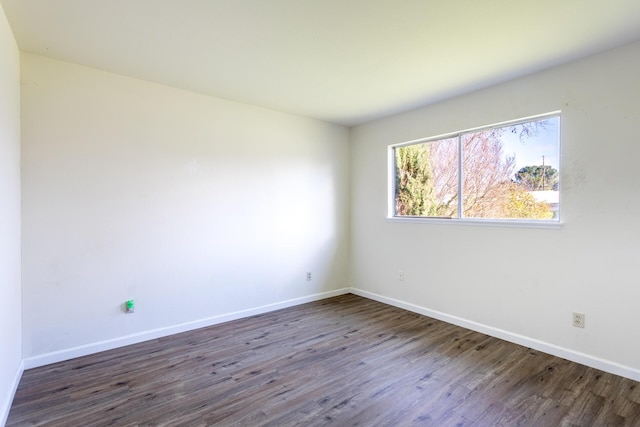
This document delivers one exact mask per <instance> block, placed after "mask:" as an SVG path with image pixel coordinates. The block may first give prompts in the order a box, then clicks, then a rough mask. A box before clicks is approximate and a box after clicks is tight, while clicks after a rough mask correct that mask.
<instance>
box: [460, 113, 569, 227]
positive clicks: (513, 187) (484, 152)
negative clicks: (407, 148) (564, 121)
mask: <svg viewBox="0 0 640 427" xmlns="http://www.w3.org/2000/svg"><path fill="white" fill-rule="evenodd" d="M558 124H559V117H550V118H547V119H544V120H538V121H532V122H526V123H519V124H515V125H510V126H505V127H502V128H497V129H487V130H483V131H479V132H473V133H468V134H465V135H463V136H462V153H463V154H462V155H463V157H462V159H463V161H462V170H463V189H462V193H463V194H464V196H463V217H465V218H494V219H525V220H538V219H543V220H548V219H556V218H557V215H558V201H559V187H558V177H559V171H558V168H559V150H558V141H559V132H558V127H559V126H558Z"/></svg>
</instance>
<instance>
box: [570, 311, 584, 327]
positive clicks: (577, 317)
mask: <svg viewBox="0 0 640 427" xmlns="http://www.w3.org/2000/svg"><path fill="white" fill-rule="evenodd" d="M573 326H574V327H576V328H584V313H576V312H574V313H573Z"/></svg>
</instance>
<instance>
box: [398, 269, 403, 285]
mask: <svg viewBox="0 0 640 427" xmlns="http://www.w3.org/2000/svg"><path fill="white" fill-rule="evenodd" d="M398 280H399V281H401V282H404V270H398Z"/></svg>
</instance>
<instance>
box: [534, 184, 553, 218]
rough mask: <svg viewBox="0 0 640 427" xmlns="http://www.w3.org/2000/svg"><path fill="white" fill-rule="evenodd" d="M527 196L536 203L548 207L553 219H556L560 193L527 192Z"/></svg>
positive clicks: (551, 191)
mask: <svg viewBox="0 0 640 427" xmlns="http://www.w3.org/2000/svg"><path fill="white" fill-rule="evenodd" d="M529 194H531V195H532V196H533V198H534V199H536V202H543V203H547V204H548V205H549V208H550V209H551V212H553V219H557V218H558V211H559V209H560V192H559V191H553V190H547V191H529Z"/></svg>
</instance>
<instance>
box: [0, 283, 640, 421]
mask: <svg viewBox="0 0 640 427" xmlns="http://www.w3.org/2000/svg"><path fill="white" fill-rule="evenodd" d="M639 385H640V384H639V383H637V382H635V381H631V380H629V379H625V378H621V377H617V376H615V375H611V374H607V373H604V372H601V371H598V370H596V369H592V368H588V367H585V366H581V365H578V364H575V363H572V362H568V361H566V360H563V359H560V358H557V357H553V356H549V355H547V354H544V353H540V352H538V351H534V350H531V349H528V348H525V347H521V346H518V345H515V344H510V343H507V342H505V341H502V340H499V339H496V338H491V337H488V336H486V335H483V334H480V333H477V332H472V331H469V330H466V329H463V328H459V327H456V326H452V325H449V324H447V323H443V322H440V321H437V320H434V319H430V318H428V317H424V316H420V315H418V314H415V313H411V312H408V311H404V310H401V309H398V308H394V307H390V306H388V305H385V304H381V303H378V302H374V301H370V300H367V299H364V298H361V297H358V296H355V295H344V296H340V297H336V298H331V299H327V300H324V301H319V302H315V303H310V304H305V305H301V306H297V307H293V308H288V309H284V310H279V311H275V312H271V313H268V314H263V315H259V316H254V317H250V318H246V319H242V320H237V321H233V322H229V323H225V324H221V325H217V326H213V327H209V328H204V329H199V330H196V331H192V332H187V333H183V334H178V335H173V336H171V337H166V338H162V339H157V340H153V341H148V342H145V343H141V344H137V345H132V346H129V347H125V348H122V349H116V350H111V351H107V352H103V353H99V354H95V355H91V356H86V357H82V358H78V359H74V360H70V361H66V362H61V363H56V364H53V365H48V366H44V367H41V368H36V369H32V370H28V371H26V372H25V373H24V375H23V377H22V381H21V382H20V385H19V388H18V391H17V393H16V397H15V400H14V402H13V406H12V408H11V412H10V413H9V419H8V423H7V425H8V426H30V425H47V426H65V427H67V426H107V425H118V426H134V425H135V426H138V425H139V426H160V425H162V426H173V425H176V426H177V425H180V426H205V425H206V426H209V425H219V426H264V425H269V426H296V425H299V426H320V425H335V426H356V425H357V426H367V427H368V426H409V425H426V426H531V425H536V426H538V425H539V426H574V425H577V426H605V425H611V426H625V425H627V426H639V425H640V387H639Z"/></svg>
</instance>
